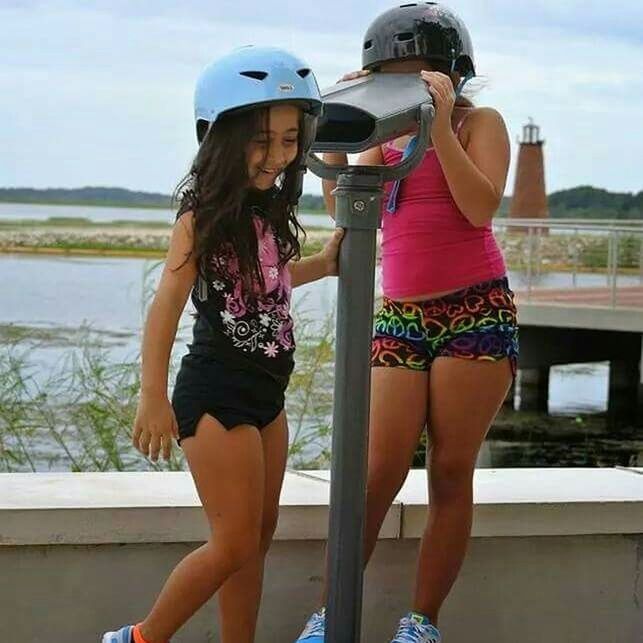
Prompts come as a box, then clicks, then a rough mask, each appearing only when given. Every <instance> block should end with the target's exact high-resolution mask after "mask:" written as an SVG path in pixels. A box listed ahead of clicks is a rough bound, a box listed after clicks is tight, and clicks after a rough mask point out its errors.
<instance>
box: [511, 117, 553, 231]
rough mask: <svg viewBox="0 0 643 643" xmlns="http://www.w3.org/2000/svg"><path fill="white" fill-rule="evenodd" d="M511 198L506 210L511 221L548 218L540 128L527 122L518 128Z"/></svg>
mask: <svg viewBox="0 0 643 643" xmlns="http://www.w3.org/2000/svg"><path fill="white" fill-rule="evenodd" d="M518 143H520V152H519V154H518V167H517V168H516V180H515V184H514V193H513V198H512V199H511V206H510V208H509V217H510V218H512V219H543V218H545V217H548V216H549V208H548V206H547V192H546V191H545V163H544V157H543V144H544V143H545V141H544V140H543V139H541V138H540V127H538V126H537V125H534V122H533V120H532V119H531V118H530V119H529V123H528V124H527V125H525V126H524V127H523V128H522V140H520V139H519V140H518Z"/></svg>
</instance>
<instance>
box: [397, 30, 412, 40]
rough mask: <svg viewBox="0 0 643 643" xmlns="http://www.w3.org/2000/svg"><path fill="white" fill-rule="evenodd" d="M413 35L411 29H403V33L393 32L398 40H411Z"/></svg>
mask: <svg viewBox="0 0 643 643" xmlns="http://www.w3.org/2000/svg"><path fill="white" fill-rule="evenodd" d="M414 37H415V36H414V35H413V32H411V31H404V32H403V33H398V34H395V40H397V41H398V42H406V41H407V40H413V38H414Z"/></svg>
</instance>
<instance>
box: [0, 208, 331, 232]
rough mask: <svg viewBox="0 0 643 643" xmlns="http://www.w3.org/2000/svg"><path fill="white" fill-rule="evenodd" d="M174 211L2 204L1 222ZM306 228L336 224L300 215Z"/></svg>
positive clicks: (155, 215) (170, 213)
mask: <svg viewBox="0 0 643 643" xmlns="http://www.w3.org/2000/svg"><path fill="white" fill-rule="evenodd" d="M175 214H176V213H175V212H174V210H169V209H168V210H165V209H163V208H102V207H96V206H91V205H38V204H31V203H0V221H19V220H22V219H29V220H33V221H46V220H47V219H50V218H55V217H64V218H67V217H73V218H78V219H88V220H89V221H94V222H96V223H109V222H110V221H140V222H147V223H151V222H154V223H156V222H161V223H172V222H173V221H174V217H175ZM299 219H300V221H301V222H302V224H303V225H304V226H313V227H320V228H332V227H334V225H335V224H334V223H333V221H332V219H330V217H327V216H325V215H317V214H306V213H305V212H303V213H300V214H299Z"/></svg>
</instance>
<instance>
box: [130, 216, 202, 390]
mask: <svg viewBox="0 0 643 643" xmlns="http://www.w3.org/2000/svg"><path fill="white" fill-rule="evenodd" d="M192 225H193V214H192V213H191V212H186V213H185V214H183V215H182V216H181V217H180V219H179V220H178V221H177V223H176V224H175V226H174V230H173V232H172V237H171V239H170V245H169V248H168V252H167V257H166V260H165V266H164V267H163V274H162V275H161V281H160V283H159V286H158V289H157V291H156V294H155V295H154V299H153V300H152V303H151V305H150V308H149V312H148V314H147V320H146V322H145V330H144V333H143V348H142V372H141V393H142V395H144V396H145V395H153V396H158V395H163V396H165V395H167V383H168V382H167V380H168V366H169V361H170V353H171V351H172V345H173V344H174V339H175V337H176V330H177V327H178V323H179V319H180V317H181V313H182V312H183V309H184V308H185V303H186V301H187V298H188V295H189V294H190V290H191V288H192V286H193V284H194V280H195V279H196V275H197V268H196V263H195V261H194V258H193V256H192V255H191V254H190V253H191V252H192V246H193V229H192ZM188 257H189V258H188ZM186 259H187V261H186ZM182 264H183V265H182ZM179 266H181V267H180V268H179ZM177 268H178V269H177Z"/></svg>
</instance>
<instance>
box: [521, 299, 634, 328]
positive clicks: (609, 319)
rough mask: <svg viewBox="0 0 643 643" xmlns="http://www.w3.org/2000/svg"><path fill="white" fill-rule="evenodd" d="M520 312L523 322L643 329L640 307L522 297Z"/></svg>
mask: <svg viewBox="0 0 643 643" xmlns="http://www.w3.org/2000/svg"><path fill="white" fill-rule="evenodd" d="M518 314H519V319H520V325H521V326H547V327H550V326H553V327H558V328H587V329H590V330H613V331H626V332H631V333H640V332H643V314H642V312H641V309H640V308H625V307H621V306H619V307H618V308H611V307H608V306H588V305H587V304H569V303H565V304H553V303H552V304H548V303H540V302H538V303H536V302H526V301H523V300H521V299H520V297H519V298H518Z"/></svg>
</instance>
